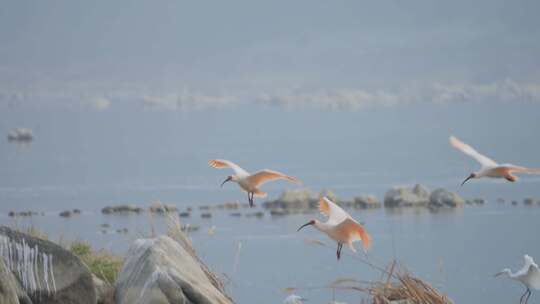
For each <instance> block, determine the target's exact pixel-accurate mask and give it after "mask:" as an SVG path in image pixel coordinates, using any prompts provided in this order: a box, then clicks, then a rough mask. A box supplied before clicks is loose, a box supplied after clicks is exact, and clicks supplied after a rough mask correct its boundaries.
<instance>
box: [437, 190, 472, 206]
mask: <svg viewBox="0 0 540 304" xmlns="http://www.w3.org/2000/svg"><path fill="white" fill-rule="evenodd" d="M464 204H465V201H464V200H463V199H462V198H461V197H460V196H459V195H457V194H456V193H454V192H450V191H448V190H445V189H442V188H439V189H436V190H435V191H433V192H432V193H431V195H430V196H429V205H430V207H436V208H438V207H462V206H463V205H464Z"/></svg>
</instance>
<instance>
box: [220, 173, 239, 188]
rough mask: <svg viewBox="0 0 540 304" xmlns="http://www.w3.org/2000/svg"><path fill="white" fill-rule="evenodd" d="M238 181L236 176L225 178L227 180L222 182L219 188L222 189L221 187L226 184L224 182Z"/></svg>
mask: <svg viewBox="0 0 540 304" xmlns="http://www.w3.org/2000/svg"><path fill="white" fill-rule="evenodd" d="M237 180H238V177H237V176H236V175H229V176H227V178H226V179H225V180H224V181H223V183H221V187H223V185H224V184H225V183H226V182H230V181H233V182H236V181H237Z"/></svg>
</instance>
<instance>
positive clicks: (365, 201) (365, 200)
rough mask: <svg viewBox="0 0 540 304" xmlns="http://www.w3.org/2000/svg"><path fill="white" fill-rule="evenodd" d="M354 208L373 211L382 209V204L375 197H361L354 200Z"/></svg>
mask: <svg viewBox="0 0 540 304" xmlns="http://www.w3.org/2000/svg"><path fill="white" fill-rule="evenodd" d="M352 205H353V207H355V208H359V209H371V208H380V207H381V202H379V199H378V198H377V197H376V196H374V195H361V196H357V197H355V198H354V199H353V202H352Z"/></svg>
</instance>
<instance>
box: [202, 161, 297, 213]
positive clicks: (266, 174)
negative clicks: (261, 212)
mask: <svg viewBox="0 0 540 304" xmlns="http://www.w3.org/2000/svg"><path fill="white" fill-rule="evenodd" d="M208 163H209V164H210V166H212V167H214V168H218V169H222V168H230V169H232V170H233V171H234V173H235V174H233V175H229V176H227V179H225V180H224V181H223V183H221V187H223V185H224V184H225V183H226V182H229V181H233V182H236V183H237V184H238V185H239V186H240V189H242V191H245V192H247V194H248V200H249V206H250V207H253V205H254V202H253V198H254V197H255V196H256V197H266V193H265V192H263V191H261V189H259V186H261V185H262V184H264V183H266V182H269V181H272V180H277V179H283V180H287V181H289V182H291V183H295V184H301V182H300V180H298V179H296V178H294V177H291V176H287V175H285V174H283V173H280V172H277V171H273V170H269V169H264V170H260V171H258V172H255V173H253V174H250V173H249V172H247V171H246V170H244V169H242V168H241V167H240V166H238V165H237V164H235V163H233V162H231V161H228V160H223V159H212V160H209V161H208Z"/></svg>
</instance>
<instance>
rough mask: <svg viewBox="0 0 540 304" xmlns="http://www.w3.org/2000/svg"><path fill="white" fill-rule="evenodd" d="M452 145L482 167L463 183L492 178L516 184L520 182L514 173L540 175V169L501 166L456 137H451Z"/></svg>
mask: <svg viewBox="0 0 540 304" xmlns="http://www.w3.org/2000/svg"><path fill="white" fill-rule="evenodd" d="M450 145H452V146H453V147H454V148H456V149H458V150H459V151H461V152H463V153H465V154H467V155H469V156H470V157H472V158H474V159H475V160H476V161H477V162H479V163H480V165H482V167H481V168H480V170H479V171H476V172H472V173H471V174H470V175H469V176H468V177H467V178H466V179H465V180H464V181H463V182H462V183H461V185H462V186H463V184H465V183H466V182H467V181H468V180H469V179H471V178H481V177H492V178H505V179H506V180H508V181H510V182H515V181H517V180H518V177H517V176H515V175H514V174H513V173H527V174H540V169H531V168H526V167H521V166H516V165H512V164H501V165H499V164H498V163H496V162H495V161H494V160H492V159H491V158H489V157H487V156H485V155H482V154H480V153H478V151H476V150H475V149H474V148H473V147H471V146H469V145H467V144H466V143H464V142H462V141H461V140H459V139H457V138H456V137H454V136H450Z"/></svg>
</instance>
